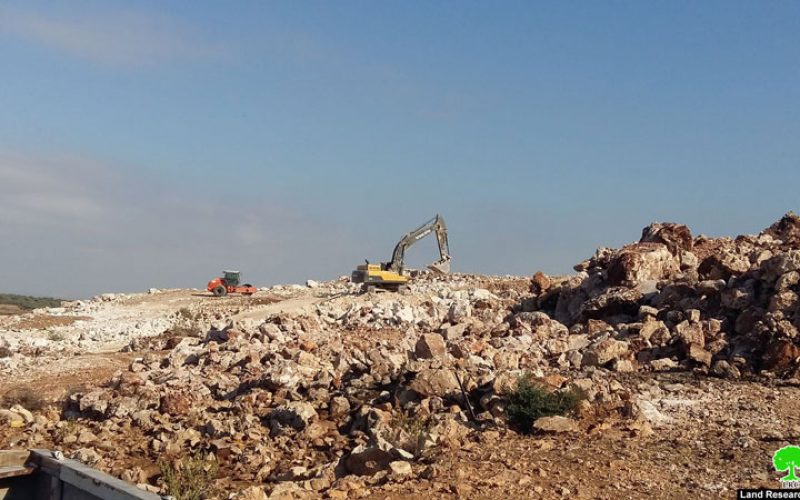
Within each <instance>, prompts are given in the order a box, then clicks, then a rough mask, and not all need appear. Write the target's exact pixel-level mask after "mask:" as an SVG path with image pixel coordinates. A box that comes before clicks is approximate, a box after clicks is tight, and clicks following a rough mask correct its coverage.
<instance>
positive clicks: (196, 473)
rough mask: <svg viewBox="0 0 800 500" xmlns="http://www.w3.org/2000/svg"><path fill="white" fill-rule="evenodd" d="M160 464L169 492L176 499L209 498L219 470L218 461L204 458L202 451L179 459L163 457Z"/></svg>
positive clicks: (162, 478)
mask: <svg viewBox="0 0 800 500" xmlns="http://www.w3.org/2000/svg"><path fill="white" fill-rule="evenodd" d="M158 466H159V468H160V469H161V480H162V481H163V482H164V485H165V486H166V488H167V494H169V495H170V496H173V497H175V499H176V500H202V499H203V498H208V494H209V490H210V489H211V486H212V483H213V481H214V479H216V476H217V471H218V465H217V462H216V461H209V460H205V459H203V457H202V455H200V453H195V454H194V455H191V456H186V457H183V458H181V459H177V460H169V459H162V460H160V461H159V462H158Z"/></svg>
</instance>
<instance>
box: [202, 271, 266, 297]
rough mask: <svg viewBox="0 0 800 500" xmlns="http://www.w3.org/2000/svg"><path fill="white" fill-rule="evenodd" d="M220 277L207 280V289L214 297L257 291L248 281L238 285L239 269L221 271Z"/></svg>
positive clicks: (248, 293) (251, 293)
mask: <svg viewBox="0 0 800 500" xmlns="http://www.w3.org/2000/svg"><path fill="white" fill-rule="evenodd" d="M222 274H223V276H222V278H214V279H213V280H211V281H209V282H208V291H209V292H211V293H213V294H214V296H215V297H224V296H226V295H228V294H229V293H241V294H242V295H253V294H254V293H256V292H257V291H258V289H257V288H256V287H254V286H253V285H251V284H250V283H245V284H244V285H241V286H240V285H239V277H240V276H241V273H240V272H239V271H222Z"/></svg>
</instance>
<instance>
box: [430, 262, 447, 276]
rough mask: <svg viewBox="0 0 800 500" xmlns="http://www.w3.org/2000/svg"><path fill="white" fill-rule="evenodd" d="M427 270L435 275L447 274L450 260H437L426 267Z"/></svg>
mask: <svg viewBox="0 0 800 500" xmlns="http://www.w3.org/2000/svg"><path fill="white" fill-rule="evenodd" d="M428 269H430V270H431V271H433V272H435V273H439V274H447V273H449V272H450V259H445V260H439V261H436V262H434V263H433V264H429V265H428Z"/></svg>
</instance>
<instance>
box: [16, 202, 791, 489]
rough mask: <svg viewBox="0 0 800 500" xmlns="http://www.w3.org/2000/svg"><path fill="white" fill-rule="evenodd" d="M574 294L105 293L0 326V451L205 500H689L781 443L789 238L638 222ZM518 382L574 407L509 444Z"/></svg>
mask: <svg viewBox="0 0 800 500" xmlns="http://www.w3.org/2000/svg"><path fill="white" fill-rule="evenodd" d="M575 269H576V271H577V274H575V275H572V276H566V277H549V276H545V275H543V274H541V273H537V274H535V275H534V276H532V277H489V276H476V275H457V274H454V275H449V276H446V277H437V276H429V275H423V276H421V277H419V278H418V279H416V280H415V281H414V282H413V284H412V285H411V287H410V290H408V291H405V292H401V293H373V294H360V293H359V292H358V289H357V287H356V286H355V285H352V284H349V283H347V282H346V280H339V281H334V282H325V283H315V282H309V283H308V284H307V286H298V285H289V286H276V287H272V288H269V289H264V290H262V291H260V292H259V293H257V294H256V295H254V296H252V297H227V298H224V299H216V298H213V297H211V296H210V294H207V293H204V292H200V291H196V290H194V291H192V290H167V291H165V290H151V291H150V292H148V293H144V294H133V295H123V294H107V295H103V296H100V297H96V298H94V299H92V300H88V301H78V302H73V303H67V304H65V305H64V306H63V307H61V308H55V309H45V310H37V311H34V312H33V313H26V314H12V315H7V316H0V398H1V399H0V407H2V409H0V448H31V447H52V448H58V449H61V450H64V451H65V453H66V454H68V455H71V456H74V457H76V458H78V459H80V460H83V461H85V462H88V463H90V464H92V465H94V466H96V467H98V468H100V469H102V470H105V471H108V472H110V473H112V474H114V475H116V476H118V477H121V478H123V479H125V480H127V481H130V482H132V483H135V484H137V485H139V486H140V487H141V488H144V489H148V490H151V491H156V492H161V493H166V491H167V485H166V484H165V483H166V482H168V481H165V476H164V474H165V472H164V471H165V464H168V463H174V462H175V461H181V460H182V461H183V462H181V463H188V462H189V461H190V460H191V461H193V463H196V464H200V467H202V468H204V469H205V470H208V471H210V474H211V475H212V476H213V477H212V479H211V480H210V482H209V484H208V485H207V488H206V490H205V491H206V492H207V493H206V495H205V496H206V497H216V498H229V497H236V498H254V499H255V498H265V497H268V496H269V497H274V498H304V497H308V498H316V497H326V498H350V497H353V498H359V497H373V498H405V497H409V496H412V497H413V496H423V495H425V496H429V497H434V498H450V497H453V498H455V497H468V498H496V497H498V496H500V495H506V496H509V497H512V498H520V497H531V498H561V497H578V498H619V497H657V498H684V497H686V496H687V495H690V494H691V495H696V496H699V497H703V498H719V497H721V496H733V493H732V492H733V491H734V490H735V489H736V488H737V487H756V486H759V485H761V486H772V487H777V486H779V484H778V481H777V478H778V477H780V475H781V474H779V473H777V472H776V471H774V470H773V469H772V463H771V458H772V453H773V452H774V451H775V450H777V449H778V448H780V447H782V446H786V445H788V444H796V443H797V440H798V439H800V416H799V415H800V413H799V412H798V406H799V405H800V403H798V396H799V395H800V394H798V391H799V389H798V387H797V386H798V384H800V382H798V378H800V377H798V375H797V370H798V363H797V361H798V357H800V352H799V351H798V347H797V342H798V339H797V337H798V327H800V311H798V291H799V290H800V218H798V217H797V216H795V215H793V214H787V215H786V216H784V217H783V218H782V219H781V220H780V221H778V222H776V223H775V224H774V225H772V226H771V227H769V228H767V229H765V230H764V231H763V232H762V233H760V234H758V235H755V236H740V237H737V238H736V239H730V238H707V237H704V236H702V235H701V236H696V237H695V236H693V235H692V234H691V232H690V230H689V228H687V227H685V226H682V225H678V224H653V225H650V226H648V227H647V228H645V229H644V230H643V233H642V236H641V238H640V239H639V241H638V242H636V243H633V244H630V245H627V246H625V247H623V248H621V249H617V250H614V249H606V248H601V249H598V250H597V252H596V253H595V255H594V256H592V257H591V258H590V259H587V260H586V261H584V262H582V263H580V264H578V265H577V266H576V267H575ZM523 374H527V376H528V377H531V378H532V379H534V380H536V381H537V382H538V383H539V384H540V385H541V386H542V387H545V388H547V390H549V391H566V390H577V391H579V392H580V393H582V394H583V395H584V396H585V400H584V401H583V402H582V403H581V404H580V405H579V406H578V408H577V411H576V412H574V413H573V414H570V415H568V416H567V417H565V418H560V417H551V418H546V419H544V420H540V421H537V422H536V423H535V424H534V425H533V427H529V428H519V427H518V426H517V427H514V426H509V423H508V418H507V413H506V410H507V404H508V400H509V394H510V393H512V392H513V391H514V390H515V389H516V386H517V381H518V379H519V377H520V376H522V375H523Z"/></svg>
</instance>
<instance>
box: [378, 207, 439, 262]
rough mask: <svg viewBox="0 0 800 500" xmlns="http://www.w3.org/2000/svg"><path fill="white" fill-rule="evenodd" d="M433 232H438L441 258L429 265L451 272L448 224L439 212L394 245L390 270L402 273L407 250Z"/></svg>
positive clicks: (437, 238)
mask: <svg viewBox="0 0 800 500" xmlns="http://www.w3.org/2000/svg"><path fill="white" fill-rule="evenodd" d="M431 233H436V241H437V242H438V244H439V260H438V261H437V262H434V263H433V264H431V265H430V266H428V267H429V268H430V269H432V270H435V271H438V272H441V273H448V272H450V247H449V244H448V241H447V226H446V225H445V223H444V218H443V217H442V216H441V215H438V214H437V215H436V217H434V218H433V219H431V220H429V221H428V222H426V223H425V224H423V225H421V226H420V227H418V228H417V229H415V230H413V231H411V232H409V233H408V234H406V235H405V236H403V238H402V239H401V240H400V241H399V242H398V243H397V245H396V246H395V247H394V252H392V260H391V262H389V263H388V266H387V268H388V270H390V271H394V272H396V273H402V271H403V265H404V259H405V253H406V250H407V249H408V248H410V247H411V246H412V245H414V243H416V242H418V241H419V240H421V239H422V238H424V237H425V236H427V235H429V234H431Z"/></svg>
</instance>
